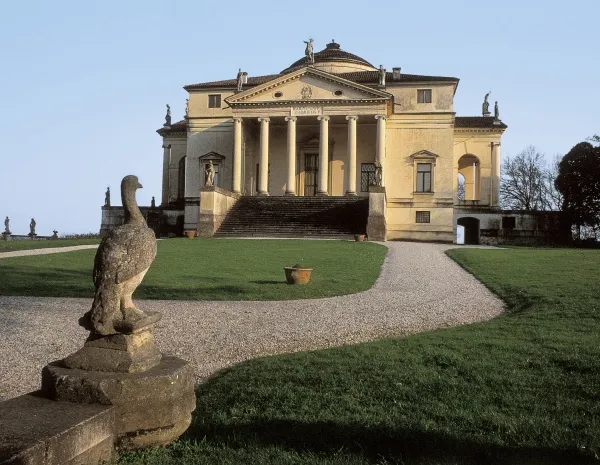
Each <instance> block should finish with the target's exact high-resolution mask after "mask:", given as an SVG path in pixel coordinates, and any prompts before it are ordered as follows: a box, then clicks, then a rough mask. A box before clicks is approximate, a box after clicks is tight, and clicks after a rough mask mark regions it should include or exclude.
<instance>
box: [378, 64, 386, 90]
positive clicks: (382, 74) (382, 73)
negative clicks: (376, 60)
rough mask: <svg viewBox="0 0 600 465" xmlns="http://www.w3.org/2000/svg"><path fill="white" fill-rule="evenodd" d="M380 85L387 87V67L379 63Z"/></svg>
mask: <svg viewBox="0 0 600 465" xmlns="http://www.w3.org/2000/svg"><path fill="white" fill-rule="evenodd" d="M379 85H380V86H382V87H385V68H384V67H383V65H379Z"/></svg>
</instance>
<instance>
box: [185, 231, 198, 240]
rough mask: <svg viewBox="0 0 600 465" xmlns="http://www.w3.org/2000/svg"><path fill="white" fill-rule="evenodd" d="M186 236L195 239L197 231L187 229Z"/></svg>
mask: <svg viewBox="0 0 600 465" xmlns="http://www.w3.org/2000/svg"><path fill="white" fill-rule="evenodd" d="M185 237H187V238H188V239H193V238H194V237H196V231H186V232H185Z"/></svg>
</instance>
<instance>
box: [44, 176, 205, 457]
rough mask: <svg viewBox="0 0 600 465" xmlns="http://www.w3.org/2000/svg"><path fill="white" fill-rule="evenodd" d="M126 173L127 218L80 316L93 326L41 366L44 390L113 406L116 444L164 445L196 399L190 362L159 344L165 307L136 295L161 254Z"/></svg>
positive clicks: (103, 251)
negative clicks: (143, 302) (153, 308)
mask: <svg viewBox="0 0 600 465" xmlns="http://www.w3.org/2000/svg"><path fill="white" fill-rule="evenodd" d="M141 187H142V186H141V184H140V183H139V182H138V178H137V177H136V176H125V177H124V178H123V181H122V182H121V197H122V200H123V207H124V209H125V212H126V216H127V221H126V222H125V224H123V225H121V226H118V227H116V228H114V229H112V230H111V231H110V232H109V233H108V234H107V235H106V236H105V237H104V239H103V240H102V242H101V243H100V246H99V247H98V251H97V253H96V257H95V260H94V272H93V277H94V284H95V286H96V294H95V296H94V302H93V304H92V308H91V310H90V311H88V312H87V313H86V314H85V315H84V316H83V317H82V318H81V319H80V320H79V322H80V324H81V325H82V326H84V327H85V328H86V329H88V330H89V331H90V334H89V337H88V338H87V341H86V342H85V344H84V346H83V347H82V348H81V349H80V350H78V351H77V352H75V353H74V354H71V355H69V356H68V357H66V358H64V359H63V360H58V361H56V362H52V363H50V364H48V365H47V366H46V367H44V369H43V370H42V389H41V390H42V393H43V394H44V395H45V396H46V397H48V398H50V399H53V400H58V401H68V402H78V403H86V404H87V403H96V404H104V405H112V406H114V424H113V426H114V432H115V438H114V439H115V443H114V445H115V447H116V448H117V449H121V450H123V449H138V448H142V447H148V446H153V445H165V444H168V443H170V442H172V441H174V440H175V439H177V438H178V437H179V436H180V435H181V434H182V433H183V432H184V431H185V430H186V429H187V428H188V426H189V425H190V422H191V412H192V411H193V410H194V408H195V406H196V397H195V395H194V373H193V370H192V368H191V366H190V365H189V364H188V363H187V362H185V361H184V360H181V359H179V358H177V357H174V356H169V355H163V354H161V353H160V351H159V350H158V348H157V346H156V344H155V342H154V336H153V334H152V331H151V327H152V325H153V324H154V323H155V322H157V321H158V320H159V319H160V313H158V312H149V311H148V312H143V311H142V310H140V309H138V308H136V307H135V305H134V304H133V302H132V300H131V296H132V294H133V292H134V291H135V289H136V287H137V286H138V285H139V284H140V282H141V281H142V278H143V277H144V275H145V273H146V271H148V267H149V266H150V264H151V263H152V261H153V260H154V257H155V255H156V239H155V237H154V232H153V231H152V230H151V229H149V228H148V227H147V226H146V222H145V220H144V217H143V216H142V214H141V212H140V209H139V208H138V206H137V203H136V199H135V192H136V190H137V189H138V188H141Z"/></svg>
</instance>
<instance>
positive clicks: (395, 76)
mask: <svg viewBox="0 0 600 465" xmlns="http://www.w3.org/2000/svg"><path fill="white" fill-rule="evenodd" d="M392 80H393V81H399V80H400V68H392Z"/></svg>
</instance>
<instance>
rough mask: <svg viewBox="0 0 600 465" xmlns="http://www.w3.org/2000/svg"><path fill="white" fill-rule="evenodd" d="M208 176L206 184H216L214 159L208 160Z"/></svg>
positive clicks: (205, 180)
mask: <svg viewBox="0 0 600 465" xmlns="http://www.w3.org/2000/svg"><path fill="white" fill-rule="evenodd" d="M205 174H206V178H205V179H204V185H205V186H214V185H215V167H214V166H213V163H212V160H209V161H208V168H206V171H205Z"/></svg>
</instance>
